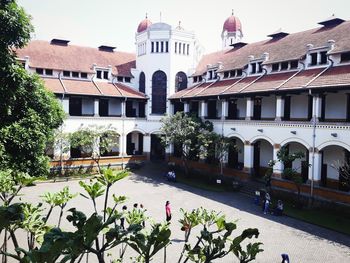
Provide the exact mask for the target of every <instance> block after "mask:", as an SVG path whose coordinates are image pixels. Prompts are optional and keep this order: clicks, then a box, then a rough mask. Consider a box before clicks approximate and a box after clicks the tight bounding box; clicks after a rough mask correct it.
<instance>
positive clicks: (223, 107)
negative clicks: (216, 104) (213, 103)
mask: <svg viewBox="0 0 350 263" xmlns="http://www.w3.org/2000/svg"><path fill="white" fill-rule="evenodd" d="M227 116H228V102H227V100H222V101H221V118H222V119H223V120H224V119H226V117H227Z"/></svg>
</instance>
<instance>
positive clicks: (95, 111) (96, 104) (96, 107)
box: [94, 99, 100, 116]
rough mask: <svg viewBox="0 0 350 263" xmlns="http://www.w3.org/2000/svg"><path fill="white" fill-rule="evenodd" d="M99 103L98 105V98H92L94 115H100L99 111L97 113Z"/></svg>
mask: <svg viewBox="0 0 350 263" xmlns="http://www.w3.org/2000/svg"><path fill="white" fill-rule="evenodd" d="M99 105H100V100H99V99H95V100H94V116H100V113H99V110H100V109H99V108H100V107H99Z"/></svg>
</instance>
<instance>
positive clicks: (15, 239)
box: [9, 230, 21, 256]
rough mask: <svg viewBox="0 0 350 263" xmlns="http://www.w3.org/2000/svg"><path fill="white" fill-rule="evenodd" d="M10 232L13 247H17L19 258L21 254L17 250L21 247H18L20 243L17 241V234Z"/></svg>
mask: <svg viewBox="0 0 350 263" xmlns="http://www.w3.org/2000/svg"><path fill="white" fill-rule="evenodd" d="M9 232H10V235H11V239H12V242H13V246H14V247H15V250H16V253H17V255H18V256H21V253H20V252H19V251H18V250H17V248H19V246H18V241H17V238H16V235H15V232H14V231H13V230H10V231H9Z"/></svg>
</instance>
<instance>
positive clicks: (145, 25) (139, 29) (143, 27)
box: [137, 15, 152, 33]
mask: <svg viewBox="0 0 350 263" xmlns="http://www.w3.org/2000/svg"><path fill="white" fill-rule="evenodd" d="M150 25H152V22H151V20H149V19H148V18H147V15H146V18H145V19H144V20H142V21H141V22H140V24H139V26H138V27H137V33H141V32H143V31H145V30H146V29H147V28H148V27H149V26H150Z"/></svg>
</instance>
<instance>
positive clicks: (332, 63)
mask: <svg viewBox="0 0 350 263" xmlns="http://www.w3.org/2000/svg"><path fill="white" fill-rule="evenodd" d="M327 58H328V60H329V61H330V64H329V66H328V67H327V68H325V69H324V70H323V71H322V72H321V73H320V74H318V75H317V76H316V77H315V78H314V79H312V81H313V80H315V79H316V78H317V77H319V76H320V75H322V74H323V73H324V72H325V71H326V70H328V69H329V68H331V67H333V65H334V61H333V60H332V59H331V58H330V56H328V57H327ZM312 81H310V82H309V83H308V84H310V83H311V82H312ZM308 84H307V85H308ZM309 95H310V96H313V95H312V90H311V88H309ZM312 111H313V115H312V157H311V185H310V197H311V202H313V199H314V180H315V151H316V128H317V119H316V104H314V105H312Z"/></svg>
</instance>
